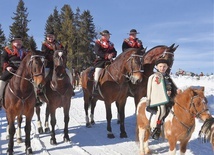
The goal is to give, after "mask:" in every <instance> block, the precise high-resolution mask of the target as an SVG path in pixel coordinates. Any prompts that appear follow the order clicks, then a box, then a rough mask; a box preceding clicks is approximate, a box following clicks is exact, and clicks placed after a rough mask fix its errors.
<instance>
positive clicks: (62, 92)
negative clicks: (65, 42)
mask: <svg viewBox="0 0 214 155" xmlns="http://www.w3.org/2000/svg"><path fill="white" fill-rule="evenodd" d="M53 60H54V68H53V73H51V72H50V74H52V77H51V79H50V80H47V83H46V85H45V91H46V93H45V95H43V96H40V99H41V100H42V101H44V102H46V103H47V107H46V118H45V132H49V131H50V129H49V123H48V118H49V114H50V117H51V120H50V122H51V127H52V130H51V139H50V143H51V144H52V145H57V141H56V137H55V125H56V116H55V112H56V109H57V108H59V107H63V111H64V123H65V126H64V142H68V141H70V139H69V135H68V122H69V110H70V105H71V97H72V96H73V94H74V92H73V87H72V85H71V82H72V81H70V78H69V76H68V75H67V73H66V63H67V51H66V50H63V49H60V50H54V55H53ZM36 114H37V118H38V125H39V126H38V131H39V133H42V132H43V130H42V126H41V120H40V107H37V108H36Z"/></svg>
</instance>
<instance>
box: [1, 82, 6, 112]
mask: <svg viewBox="0 0 214 155" xmlns="http://www.w3.org/2000/svg"><path fill="white" fill-rule="evenodd" d="M6 84H7V82H5V81H2V80H0V110H1V109H2V105H3V93H4V88H5V85H6Z"/></svg>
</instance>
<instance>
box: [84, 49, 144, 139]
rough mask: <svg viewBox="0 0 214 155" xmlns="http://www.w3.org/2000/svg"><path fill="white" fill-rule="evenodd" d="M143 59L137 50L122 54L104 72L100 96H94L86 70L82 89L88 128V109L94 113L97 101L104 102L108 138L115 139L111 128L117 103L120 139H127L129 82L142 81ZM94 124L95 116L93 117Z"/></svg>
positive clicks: (101, 79)
mask: <svg viewBox="0 0 214 155" xmlns="http://www.w3.org/2000/svg"><path fill="white" fill-rule="evenodd" d="M141 58H142V51H138V50H136V49H131V50H128V51H126V52H124V53H121V54H120V55H119V56H118V57H117V58H116V59H115V60H114V61H113V62H112V63H111V64H110V65H108V66H107V67H106V68H105V69H103V70H102V72H101V75H100V78H99V83H98V90H99V92H100V95H99V96H95V97H93V96H92V88H93V80H90V79H89V78H88V74H89V71H90V68H88V69H86V70H85V71H83V73H82V78H81V79H82V89H83V93H84V108H85V113H86V126H90V122H89V118H88V107H89V105H92V107H91V110H92V111H91V113H92V114H93V112H94V107H95V104H96V101H97V100H98V99H99V100H103V101H104V102H105V108H106V118H107V132H108V134H107V137H108V138H114V134H113V133H112V128H111V119H112V112H111V103H112V102H114V101H116V102H117V103H118V108H119V111H120V120H121V122H120V137H121V138H124V137H127V134H126V131H125V126H124V118H125V114H124V108H125V103H126V98H127V95H126V94H127V92H128V81H131V82H132V83H133V84H137V83H138V82H140V81H141V80H142V74H141V67H142V66H141ZM91 118H92V123H94V122H93V115H92V116H91Z"/></svg>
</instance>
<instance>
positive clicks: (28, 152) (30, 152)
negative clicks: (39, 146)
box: [25, 147, 33, 155]
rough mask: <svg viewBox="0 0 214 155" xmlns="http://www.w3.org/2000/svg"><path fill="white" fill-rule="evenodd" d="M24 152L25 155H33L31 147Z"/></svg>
mask: <svg viewBox="0 0 214 155" xmlns="http://www.w3.org/2000/svg"><path fill="white" fill-rule="evenodd" d="M25 152H26V154H27V155H32V154H33V151H32V148H31V147H28V148H27V149H26V151H25Z"/></svg>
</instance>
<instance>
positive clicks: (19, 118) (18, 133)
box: [16, 115, 22, 143]
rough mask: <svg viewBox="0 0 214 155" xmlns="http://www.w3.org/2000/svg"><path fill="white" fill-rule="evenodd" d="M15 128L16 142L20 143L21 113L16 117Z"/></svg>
mask: <svg viewBox="0 0 214 155" xmlns="http://www.w3.org/2000/svg"><path fill="white" fill-rule="evenodd" d="M17 123H18V124H17V129H16V142H17V143H22V137H21V123H22V115H19V116H18V117H17Z"/></svg>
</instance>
